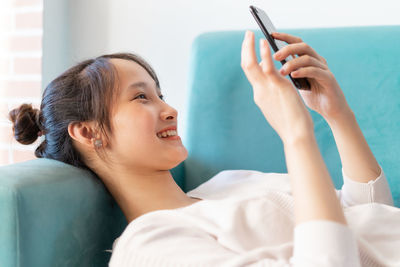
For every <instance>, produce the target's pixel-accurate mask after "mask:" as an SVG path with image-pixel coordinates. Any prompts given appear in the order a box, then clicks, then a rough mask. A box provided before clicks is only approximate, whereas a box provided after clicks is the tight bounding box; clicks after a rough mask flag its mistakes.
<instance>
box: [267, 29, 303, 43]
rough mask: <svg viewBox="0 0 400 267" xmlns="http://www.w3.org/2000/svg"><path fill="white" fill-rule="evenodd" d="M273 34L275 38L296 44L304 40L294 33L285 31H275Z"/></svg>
mask: <svg viewBox="0 0 400 267" xmlns="http://www.w3.org/2000/svg"><path fill="white" fill-rule="evenodd" d="M271 35H272V37H273V38H274V39H278V40H281V41H284V42H286V43H288V44H295V43H301V42H303V40H302V39H301V38H300V37H297V36H293V35H290V34H287V33H283V32H273V33H272V34H271Z"/></svg>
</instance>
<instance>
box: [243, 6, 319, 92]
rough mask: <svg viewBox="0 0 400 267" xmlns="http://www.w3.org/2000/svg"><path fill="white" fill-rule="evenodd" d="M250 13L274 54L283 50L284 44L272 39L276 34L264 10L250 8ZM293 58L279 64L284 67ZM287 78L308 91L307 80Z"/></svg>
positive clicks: (299, 87)
mask: <svg viewBox="0 0 400 267" xmlns="http://www.w3.org/2000/svg"><path fill="white" fill-rule="evenodd" d="M250 12H251V14H252V15H253V17H254V19H255V20H256V22H257V24H258V26H259V27H260V29H261V31H262V32H263V33H264V35H265V37H266V39H267V41H268V43H269V44H270V46H271V47H272V49H273V50H274V51H275V52H278V50H279V49H281V48H283V47H284V46H285V45H286V44H285V43H284V42H282V41H280V40H276V39H274V38H273V37H272V35H271V34H272V33H274V32H276V29H275V27H274V25H273V24H272V22H271V20H270V19H269V17H268V16H267V14H266V13H265V11H264V10H262V9H260V8H258V7H255V6H250ZM292 59H293V57H292V56H289V57H287V58H286V59H282V60H281V61H280V62H281V64H282V65H284V64H285V63H286V62H287V61H289V60H292ZM289 77H290V79H291V80H292V82H293V84H294V85H295V86H296V87H297V88H298V89H301V90H310V89H311V88H310V83H309V82H308V80H307V78H293V77H292V75H291V74H290V73H289Z"/></svg>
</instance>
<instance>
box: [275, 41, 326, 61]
mask: <svg viewBox="0 0 400 267" xmlns="http://www.w3.org/2000/svg"><path fill="white" fill-rule="evenodd" d="M292 54H296V55H299V56H302V55H309V56H312V57H314V58H316V59H318V60H320V61H322V60H321V57H320V55H318V53H317V52H315V50H314V49H313V48H312V47H311V46H309V45H308V44H306V43H296V44H290V45H287V46H285V47H282V48H281V49H280V50H279V51H278V52H276V53H275V54H274V58H275V59H276V60H283V59H285V58H287V57H288V56H289V55H292Z"/></svg>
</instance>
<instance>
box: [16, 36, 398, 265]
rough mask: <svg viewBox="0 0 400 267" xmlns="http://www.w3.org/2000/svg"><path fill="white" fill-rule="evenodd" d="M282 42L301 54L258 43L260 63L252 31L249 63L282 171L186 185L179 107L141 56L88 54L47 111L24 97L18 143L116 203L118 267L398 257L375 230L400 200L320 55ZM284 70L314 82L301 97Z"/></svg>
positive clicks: (49, 92) (46, 99) (229, 174)
mask: <svg viewBox="0 0 400 267" xmlns="http://www.w3.org/2000/svg"><path fill="white" fill-rule="evenodd" d="M274 38H276V39H279V40H282V41H286V42H287V43H289V45H288V46H286V47H285V48H283V49H281V51H279V52H278V53H276V54H275V55H274V58H275V59H276V60H281V59H284V58H286V57H287V56H289V55H295V54H296V55H299V56H298V57H296V58H295V59H293V60H291V61H289V62H288V63H286V64H285V66H283V68H282V69H281V70H280V71H278V70H276V69H275V68H274V65H273V62H272V57H271V54H270V50H269V48H268V45H267V43H266V41H265V40H262V41H261V43H260V50H261V57H262V61H261V62H260V63H258V62H257V58H256V54H255V48H254V42H255V41H254V34H253V33H252V32H246V36H245V39H244V41H243V45H242V64H241V65H242V68H243V70H244V72H245V74H246V76H247V78H248V80H249V81H250V83H251V84H252V86H253V92H254V101H255V103H256V104H257V106H258V107H259V108H260V109H261V111H262V112H263V114H264V116H265V118H266V119H267V121H268V122H269V123H270V124H271V126H272V127H273V128H274V129H275V130H276V132H277V133H278V134H279V136H280V137H281V139H282V141H283V144H284V151H285V156H286V162H287V167H288V174H274V173H272V174H267V173H260V172H256V171H244V170H241V171H229V170H228V171H223V172H220V173H219V174H217V175H216V176H215V177H213V178H211V179H210V180H209V181H207V182H206V183H204V184H202V185H200V186H199V187H198V188H196V189H194V190H192V191H190V192H188V193H185V192H183V191H182V190H181V188H180V187H179V186H178V185H177V184H176V183H175V181H174V179H173V177H172V175H171V173H170V171H169V170H170V169H172V168H174V167H175V166H177V165H178V164H179V163H181V162H182V161H183V160H185V159H186V157H187V154H188V153H187V150H186V149H185V147H184V146H183V145H182V142H181V140H180V138H179V136H178V135H177V111H176V110H175V109H174V108H172V107H171V106H169V105H168V104H167V103H166V102H165V101H164V100H163V96H162V95H161V92H160V84H159V81H158V79H157V76H156V74H155V73H154V71H153V69H152V68H151V67H150V66H149V65H148V64H147V63H146V62H145V61H144V60H143V59H141V58H140V57H139V56H136V55H133V54H112V55H104V56H100V57H98V58H96V59H92V60H87V61H84V62H82V63H80V64H78V65H76V66H74V67H72V68H70V69H69V70H67V71H66V72H64V73H63V74H61V75H60V76H59V77H58V78H56V79H55V80H54V81H52V82H51V83H50V84H49V85H48V87H47V88H46V89H45V91H44V94H43V99H42V103H41V107H40V110H37V109H33V108H32V106H31V105H27V104H23V105H21V106H20V107H19V108H17V109H14V110H12V111H11V112H10V118H11V120H12V121H13V123H14V127H13V130H14V134H15V138H16V139H17V140H18V141H19V142H21V143H23V144H30V143H32V142H34V141H35V140H36V139H37V137H38V136H41V135H44V136H45V139H44V141H43V142H42V143H41V145H40V146H39V147H38V148H37V150H36V151H35V155H36V156H37V157H44V158H50V159H56V160H60V161H63V162H65V163H68V164H72V165H74V166H77V167H80V168H88V169H89V170H91V171H93V172H94V173H95V174H97V175H98V177H99V178H100V179H101V180H102V182H103V183H104V184H105V186H106V187H107V189H108V190H109V192H110V193H111V194H112V196H113V197H114V198H115V200H116V201H117V203H118V205H119V206H120V208H121V209H122V211H123V213H124V215H125V216H126V219H127V221H128V223H129V224H128V226H127V228H126V229H125V231H124V232H123V233H122V235H121V236H120V237H119V238H118V239H117V240H116V242H114V245H113V251H112V252H113V253H112V256H111V260H110V266H308V267H310V266H335V267H337V266H351V267H356V266H361V264H362V265H363V266H389V265H388V264H392V263H397V264H398V263H400V261H399V258H398V256H396V254H397V253H395V252H394V249H390V248H392V247H394V248H395V247H396V246H397V247H400V243H399V241H396V240H399V239H400V232H399V230H393V229H391V232H390V236H391V237H393V236H395V237H399V238H397V239H395V240H394V239H393V238H386V236H385V232H384V231H382V230H381V229H380V232H376V231H375V232H374V230H376V229H377V227H372V226H371V225H370V224H369V222H370V221H371V220H370V219H371V216H372V217H374V216H377V215H379V216H378V218H377V219H375V220H374V221H373V222H374V223H375V226H376V225H378V224H379V223H382V222H385V224H386V226H389V229H390V221H389V222H388V221H387V220H386V221H384V220H385V219H386V218H388V216H389V215H390V216H392V218H400V213H399V210H398V209H397V208H395V207H393V199H392V196H391V193H390V189H389V186H388V183H387V180H386V178H385V175H384V173H383V171H382V169H381V167H380V165H379V164H378V163H377V161H376V160H375V158H374V156H373V154H372V153H371V150H370V149H369V147H368V145H367V142H366V141H365V138H364V137H363V135H362V133H361V130H360V128H359V127H358V125H357V122H356V119H355V116H354V114H353V113H352V111H351V109H350V107H349V106H348V104H347V102H346V100H345V97H344V95H343V93H342V91H341V89H340V87H339V85H338V83H337V82H336V80H335V78H334V76H333V74H332V73H331V72H330V71H329V68H328V66H327V63H326V61H325V59H323V58H322V57H321V56H319V55H318V54H317V53H316V52H315V51H314V50H313V49H312V48H311V47H309V46H308V45H307V44H305V43H304V42H302V40H301V39H299V38H298V37H294V36H291V35H288V34H284V33H275V34H274ZM288 73H291V74H292V76H293V77H307V78H308V79H309V81H310V83H311V91H299V93H300V95H299V93H298V92H297V90H296V89H295V88H294V87H293V85H292V84H291V83H290V81H289V80H287V79H286V78H285V77H284V76H285V75H287V74H288ZM302 99H303V100H304V102H305V104H306V105H307V106H308V107H309V108H311V109H313V110H315V111H317V112H318V113H320V114H321V115H322V116H323V117H324V118H325V119H326V120H327V122H328V123H329V125H330V127H331V129H332V131H333V133H334V137H335V140H336V143H337V146H338V149H339V153H340V157H341V160H342V165H343V174H344V177H343V178H344V186H343V188H342V190H337V191H336V190H335V189H334V186H333V183H332V181H331V179H330V176H329V173H328V171H327V168H326V166H325V164H324V161H323V159H322V156H321V154H320V152H319V150H318V146H317V143H316V139H315V136H314V133H313V122H312V119H311V116H310V114H309V113H308V111H307V109H306V106H305V105H304V103H303V100H302ZM299 158H301V161H300V160H298V159H299ZM350 177H351V178H350ZM224 185H226V186H224ZM371 203H374V205H372V204H371ZM379 203H381V204H379ZM359 204H365V205H359ZM352 207H359V208H355V209H351V208H352ZM344 211H345V213H344ZM365 214H371V216H366V215H365ZM360 215H364V216H360ZM394 215H395V217H393V216H394ZM361 217H364V218H361ZM392 223H393V221H392ZM374 228H375V229H374ZM392 228H395V227H392ZM370 233H372V235H369V234H370ZM388 236H389V235H388ZM385 238H386V239H385ZM393 240H394V241H393ZM386 241H387V242H391V243H387V242H386ZM396 242H397V243H396ZM388 244H389V245H390V246H389V245H388ZM396 260H397V261H396ZM385 264H386V265H385Z"/></svg>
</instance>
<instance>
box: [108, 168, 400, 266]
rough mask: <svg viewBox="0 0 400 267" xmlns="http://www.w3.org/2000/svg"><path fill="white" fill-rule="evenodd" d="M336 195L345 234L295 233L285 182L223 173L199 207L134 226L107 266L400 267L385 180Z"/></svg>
mask: <svg viewBox="0 0 400 267" xmlns="http://www.w3.org/2000/svg"><path fill="white" fill-rule="evenodd" d="M342 174H343V180H344V184H343V187H342V189H341V190H336V193H337V196H338V198H339V199H340V202H341V203H342V207H343V210H344V213H345V216H346V220H347V222H348V226H345V225H342V224H339V223H336V222H333V221H323V220H318V221H309V222H305V223H302V224H299V225H297V226H295V224H294V215H293V205H294V203H293V197H292V195H291V189H290V181H289V175H288V174H281V173H262V172H259V171H251V170H226V171H222V172H220V173H218V174H217V175H215V176H214V177H212V178H211V179H210V180H208V181H207V182H205V183H203V184H201V185H200V186H198V187H197V188H195V189H194V190H192V191H189V192H187V195H188V196H191V197H197V198H201V199H203V200H202V201H199V202H196V203H194V204H192V205H190V206H186V207H183V208H178V209H168V210H157V211H152V212H149V213H146V214H144V215H142V216H140V217H138V218H136V219H135V220H133V221H132V222H131V223H130V224H129V225H128V226H127V227H126V229H125V230H124V232H123V233H122V235H121V236H120V237H119V238H117V240H116V241H115V242H114V245H113V251H112V256H111V260H110V262H109V266H111V267H124V266H140V267H145V266H153V267H156V266H174V267H175V266H187V267H195V266H196V267H197V266H199V267H200V266H204V267H212V266H232V267H233V266H235V267H236V266H253V267H255V266H260V267H261V266H296V267H300V266H301V267H303V266H304V267H314V266H315V267H317V266H318V267H324V266H329V267H339V266H348V267H357V266H370V267H374V266H400V209H399V208H396V207H393V199H392V195H391V192H390V189H389V185H388V182H387V180H386V177H385V174H384V172H383V171H382V172H381V175H380V176H379V177H378V178H377V179H375V180H374V181H371V182H369V183H358V182H354V181H352V180H350V179H349V178H348V177H347V176H346V175H345V174H344V173H343V170H342Z"/></svg>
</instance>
